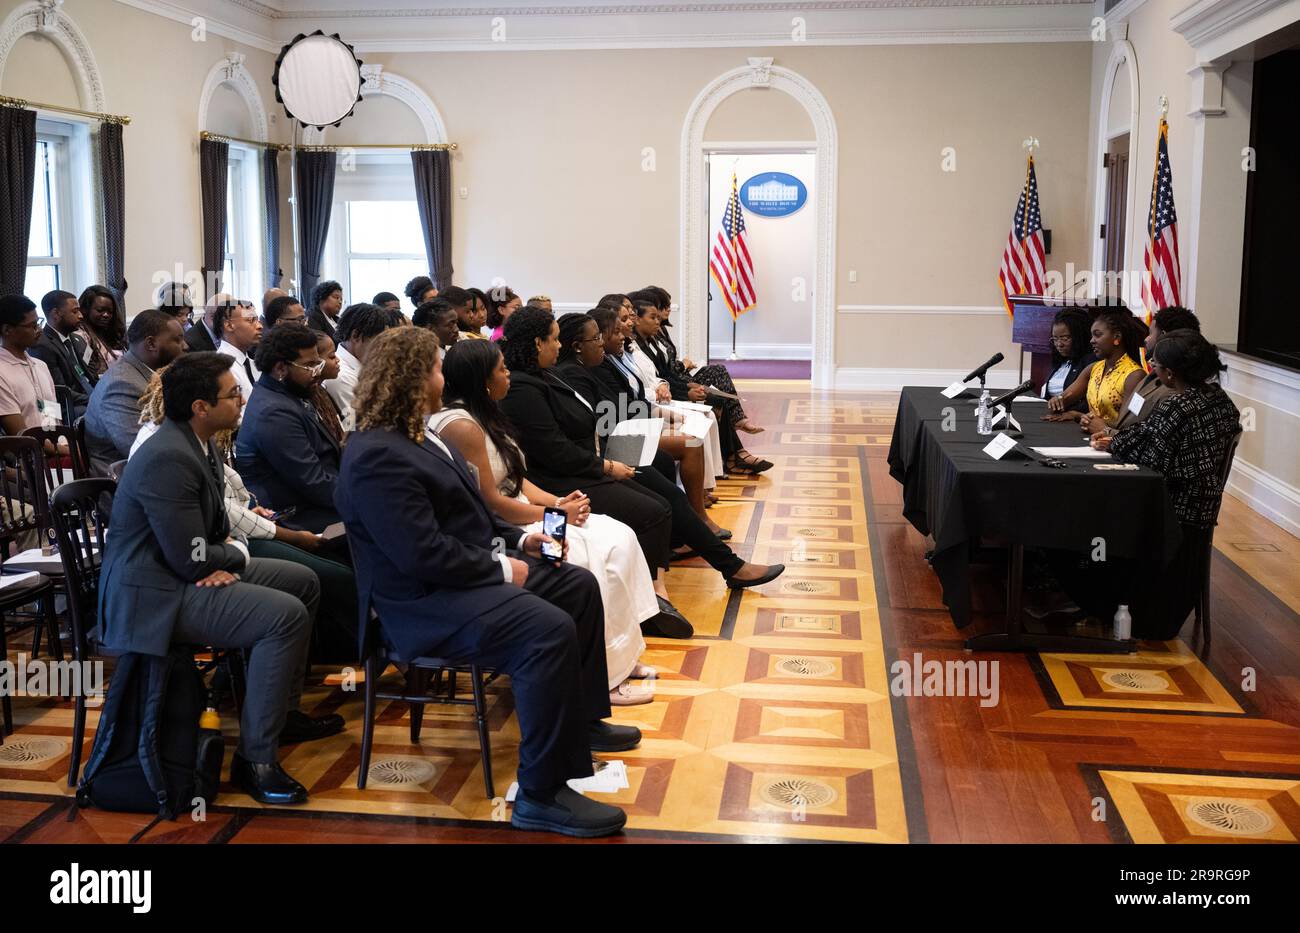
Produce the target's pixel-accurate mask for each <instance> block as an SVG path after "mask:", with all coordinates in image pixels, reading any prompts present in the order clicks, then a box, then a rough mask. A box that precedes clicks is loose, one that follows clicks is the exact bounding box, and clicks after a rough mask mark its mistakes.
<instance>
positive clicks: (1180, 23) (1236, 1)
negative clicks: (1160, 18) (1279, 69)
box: [1169, 0, 1300, 50]
mask: <svg viewBox="0 0 1300 933" xmlns="http://www.w3.org/2000/svg"><path fill="white" fill-rule="evenodd" d="M1286 6H1289V7H1300V4H1298V3H1297V2H1296V0H1196V2H1194V3H1191V4H1188V5H1187V6H1186V7H1184V8H1183V9H1181V10H1179V11H1178V12H1177V13H1175V14H1174V15H1173V16H1171V17H1170V18H1169V28H1170V29H1172V30H1173V31H1174V32H1176V33H1178V34H1179V35H1181V36H1182V37H1183V38H1184V39H1186V40H1187V42H1188V44H1189V45H1190V46H1191V47H1192V48H1194V49H1197V50H1201V49H1204V48H1205V47H1207V46H1209V45H1211V44H1212V43H1214V42H1215V41H1216V40H1219V39H1222V38H1224V37H1226V36H1228V35H1229V34H1231V33H1233V32H1234V31H1236V30H1238V29H1240V30H1242V31H1243V33H1247V34H1248V35H1243V36H1241V37H1240V38H1241V39H1242V40H1247V39H1258V38H1262V37H1263V36H1264V35H1266V34H1267V33H1269V32H1272V31H1273V29H1274V28H1276V26H1277V24H1276V23H1273V22H1268V21H1266V20H1265V19H1264V18H1265V17H1266V16H1267V14H1269V13H1272V12H1273V11H1274V10H1276V9H1277V8H1279V7H1286ZM1252 27H1256V28H1252ZM1242 44H1244V41H1243V42H1242Z"/></svg>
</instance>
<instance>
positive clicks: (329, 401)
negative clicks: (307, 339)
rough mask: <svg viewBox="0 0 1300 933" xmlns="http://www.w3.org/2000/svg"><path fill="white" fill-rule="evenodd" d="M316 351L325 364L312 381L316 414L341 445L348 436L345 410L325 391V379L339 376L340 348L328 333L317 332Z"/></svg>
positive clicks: (312, 402) (312, 399) (312, 401)
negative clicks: (344, 422) (344, 421)
mask: <svg viewBox="0 0 1300 933" xmlns="http://www.w3.org/2000/svg"><path fill="white" fill-rule="evenodd" d="M316 352H317V353H319V354H320V358H321V360H322V361H323V362H324V364H325V365H324V366H322V367H321V371H320V373H318V374H317V376H316V381H315V382H313V383H312V386H311V404H312V407H313V408H315V409H316V416H317V417H318V418H320V423H321V424H323V425H325V430H326V431H328V432H329V433H330V436H331V437H333V438H334V440H336V441H338V442H339V446H340V447H341V446H342V445H343V442H344V440H345V439H346V436H347V432H346V430H345V429H344V427H343V411H342V410H341V409H340V408H339V404H338V402H336V401H334V399H333V398H332V397H331V396H330V394H329V393H328V392H326V391H325V386H324V383H325V380H327V379H337V378H338V377H339V354H338V348H337V347H335V346H334V340H333V339H332V338H331V337H330V336H329V335H328V334H322V333H319V332H317V334H316Z"/></svg>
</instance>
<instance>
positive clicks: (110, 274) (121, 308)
mask: <svg viewBox="0 0 1300 933" xmlns="http://www.w3.org/2000/svg"><path fill="white" fill-rule="evenodd" d="M99 177H100V183H101V185H102V186H103V207H104V286H105V287H106V288H107V289H108V290H109V291H110V292H112V293H113V297H114V298H116V299H117V308H118V314H119V315H122V314H124V313H125V309H126V169H125V162H124V161H123V159H122V124H120V123H103V124H101V125H100V127H99ZM122 326H123V327H125V326H126V323H125V321H123V323H122Z"/></svg>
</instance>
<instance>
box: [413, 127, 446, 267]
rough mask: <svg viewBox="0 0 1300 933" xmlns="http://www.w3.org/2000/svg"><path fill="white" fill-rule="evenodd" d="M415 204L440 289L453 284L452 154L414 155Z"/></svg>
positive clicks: (440, 151)
mask: <svg viewBox="0 0 1300 933" xmlns="http://www.w3.org/2000/svg"><path fill="white" fill-rule="evenodd" d="M411 169H412V171H413V172H414V173H415V203H416V206H417V207H419V209H420V226H421V227H423V228H424V251H425V253H426V255H427V256H428V257H429V275H430V276H431V277H432V278H433V284H434V285H436V286H437V287H438V289H439V290H442V289H444V288H447V287H448V286H449V285H451V272H452V270H451V153H450V152H448V151H447V150H446V149H436V150H415V151H412V152H411Z"/></svg>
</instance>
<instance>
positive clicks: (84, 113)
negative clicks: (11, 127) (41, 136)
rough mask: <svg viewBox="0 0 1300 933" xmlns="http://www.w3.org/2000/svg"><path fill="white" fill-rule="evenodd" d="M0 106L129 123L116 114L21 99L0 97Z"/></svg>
mask: <svg viewBox="0 0 1300 933" xmlns="http://www.w3.org/2000/svg"><path fill="white" fill-rule="evenodd" d="M0 106H3V107H21V108H23V109H24V110H53V111H54V112H56V113H70V114H72V115H73V116H76V117H90V118H91V119H92V120H99V121H101V122H103V123H119V124H121V125H123V126H126V125H127V124H129V123H130V122H131V118H130V117H124V116H120V115H119V114H116V113H97V112H95V111H94V110H78V109H77V108H76V107H61V106H59V105H58V104H38V103H36V102H35V101H30V100H23V99H22V98H21V97H3V96H0Z"/></svg>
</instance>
